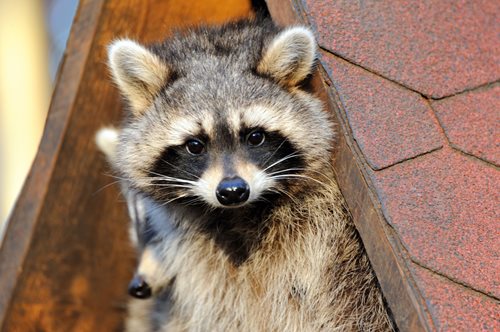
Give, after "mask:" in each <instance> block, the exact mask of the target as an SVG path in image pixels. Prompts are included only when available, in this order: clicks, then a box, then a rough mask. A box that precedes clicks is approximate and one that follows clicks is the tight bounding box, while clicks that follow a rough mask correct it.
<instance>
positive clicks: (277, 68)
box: [109, 27, 333, 208]
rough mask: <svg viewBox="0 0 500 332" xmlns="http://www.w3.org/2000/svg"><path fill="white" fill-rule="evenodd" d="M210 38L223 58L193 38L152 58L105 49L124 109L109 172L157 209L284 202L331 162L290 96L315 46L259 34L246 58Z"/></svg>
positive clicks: (299, 95) (323, 133)
mask: <svg viewBox="0 0 500 332" xmlns="http://www.w3.org/2000/svg"><path fill="white" fill-rule="evenodd" d="M255 29H257V28H254V30H255ZM257 30H258V29H257ZM239 31H240V32H239V33H240V34H241V33H245V32H241V27H240V28H239ZM214 33H215V34H219V35H221V36H219V37H217V38H219V40H218V41H212V42H213V43H224V42H225V43H226V44H224V45H225V51H224V52H222V53H216V54H214V53H213V52H212V53H211V51H210V50H211V49H212V48H211V47H210V41H207V40H205V39H203V38H202V37H203V36H197V35H196V34H191V35H189V36H188V37H182V38H185V40H182V38H181V37H179V38H181V39H175V40H172V41H171V43H170V44H169V42H168V41H167V43H166V44H164V45H162V46H158V47H156V49H151V50H150V49H147V48H145V47H143V46H141V45H139V44H137V43H135V42H133V41H130V40H119V41H116V42H114V43H113V44H112V45H111V47H110V49H109V64H110V67H111V71H112V74H113V78H114V80H115V82H116V83H117V85H118V87H119V89H120V91H121V92H122V94H123V95H124V97H125V98H126V100H127V101H128V103H129V106H130V118H129V121H128V123H127V124H126V125H125V126H124V128H123V130H122V132H121V134H120V139H119V144H118V151H117V156H116V158H115V159H116V162H115V167H116V168H117V169H118V170H119V171H120V172H121V173H122V175H123V176H124V177H125V178H126V179H128V180H129V182H130V185H131V186H132V187H134V188H135V189H138V190H140V191H142V192H144V193H147V194H148V195H150V196H151V197H153V198H154V199H155V200H157V201H159V202H162V203H164V204H169V203H174V202H175V203H179V204H184V205H190V204H192V205H199V204H202V205H206V206H209V207H212V208H235V207H241V206H244V205H252V204H253V203H255V202H257V201H266V200H268V198H269V197H270V196H276V195H279V196H287V195H290V192H291V190H292V187H293V188H295V189H293V190H297V188H300V187H301V181H303V180H305V181H307V179H309V178H310V177H311V174H313V173H314V172H318V171H321V167H322V165H324V162H325V160H328V158H329V155H330V147H331V140H332V135H333V134H332V129H331V125H330V121H329V119H328V117H327V115H326V114H325V113H323V112H322V106H321V104H320V102H319V101H318V100H317V99H315V98H314V97H312V96H311V95H310V94H308V93H306V92H304V91H302V90H301V89H299V88H298V84H299V83H301V82H302V81H303V80H304V79H305V78H306V76H307V75H309V74H310V73H311V70H312V67H313V63H314V59H315V41H314V38H313V36H312V34H311V32H310V31H309V30H307V29H305V28H302V27H294V28H289V29H286V30H283V31H278V30H277V29H275V31H274V32H273V34H272V35H271V36H269V35H268V31H264V30H262V31H260V32H259V30H258V31H257V33H255V32H254V33H253V34H252V35H251V36H247V37H248V38H247V39H252V40H254V42H253V43H250V44H251V45H250V46H247V48H248V47H251V48H252V49H251V50H250V51H249V50H248V49H245V47H244V45H243V46H242V45H234V46H231V45H232V41H234V40H245V36H241V35H237V34H238V32H237V31H231V29H227V27H226V30H225V32H224V33H223V32H222V31H215V32H214ZM255 39H257V40H256V41H255ZM197 43H199V45H198V44H197ZM182 44H189V45H191V47H193V45H195V46H196V45H198V46H199V47H194V48H195V49H197V50H198V52H194V53H193V54H190V53H187V52H188V51H189V50H187V51H186V50H180V49H179V45H182ZM207 44H208V46H207ZM235 44H238V43H236V42H235ZM200 45H201V46H200ZM255 45H260V48H259V49H257V50H254V48H255V47H256V46H255ZM212 46H213V45H212ZM231 47H233V48H231ZM219 48H220V47H219ZM199 49H202V50H204V51H200V50H199ZM214 49H217V47H214ZM326 162H327V161H326Z"/></svg>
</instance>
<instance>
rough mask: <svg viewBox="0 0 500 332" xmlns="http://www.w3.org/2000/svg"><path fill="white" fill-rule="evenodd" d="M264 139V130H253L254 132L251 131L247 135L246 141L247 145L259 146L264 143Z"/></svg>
mask: <svg viewBox="0 0 500 332" xmlns="http://www.w3.org/2000/svg"><path fill="white" fill-rule="evenodd" d="M265 139H266V135H265V134H264V132H262V131H254V132H251V133H250V134H249V135H248V136H247V143H248V145H251V146H259V145H261V144H262V143H264V140H265Z"/></svg>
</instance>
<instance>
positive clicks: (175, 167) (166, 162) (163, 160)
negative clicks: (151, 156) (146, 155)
mask: <svg viewBox="0 0 500 332" xmlns="http://www.w3.org/2000/svg"><path fill="white" fill-rule="evenodd" d="M161 161H162V162H164V163H165V164H167V165H169V166H171V167H172V168H174V169H176V170H178V171H181V172H184V173H186V174H188V175H191V176H193V177H194V178H196V179H199V178H200V177H199V176H197V175H196V174H193V173H191V172H188V171H186V170H185V169H182V168H180V167H177V166H175V165H173V164H171V163H169V162H168V161H166V160H165V159H161Z"/></svg>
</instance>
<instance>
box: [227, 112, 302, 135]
mask: <svg viewBox="0 0 500 332" xmlns="http://www.w3.org/2000/svg"><path fill="white" fill-rule="evenodd" d="M296 112H297V111H296V110H294V109H292V108H291V107H286V108H284V109H280V110H276V109H274V108H273V107H269V106H265V105H253V106H249V107H247V108H245V109H242V110H240V112H239V119H238V120H236V117H235V116H233V118H232V119H233V121H239V122H240V123H239V124H238V125H239V126H241V127H246V128H263V129H265V130H267V131H276V132H280V133H282V134H283V135H284V136H286V137H287V138H288V139H291V140H292V141H296V142H301V141H304V136H305V135H307V128H303V127H304V123H303V122H302V121H301V119H300V117H298V116H296V115H295V114H294V113H296ZM232 125H236V124H232Z"/></svg>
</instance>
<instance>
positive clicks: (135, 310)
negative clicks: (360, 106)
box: [98, 19, 394, 331]
mask: <svg viewBox="0 0 500 332" xmlns="http://www.w3.org/2000/svg"><path fill="white" fill-rule="evenodd" d="M108 56H109V67H110V69H111V73H112V77H113V79H114V82H115V83H116V85H117V86H118V88H119V90H120V92H121V94H122V96H123V97H124V99H125V102H126V103H127V107H128V112H127V117H126V119H125V120H124V123H123V125H122V127H121V128H120V129H119V130H117V131H109V130H108V131H107V132H106V131H105V132H101V133H100V134H99V136H98V145H99V146H100V147H101V149H102V150H103V151H104V152H105V153H106V154H107V155H108V159H109V160H110V163H111V164H112V167H113V169H114V170H115V172H116V173H117V175H118V176H119V177H120V178H121V179H122V180H121V181H122V185H123V188H124V193H125V194H126V195H130V196H127V197H131V198H130V199H129V206H135V208H134V209H135V210H134V209H131V215H132V216H134V214H135V215H137V211H142V212H140V215H141V217H138V218H137V217H136V218H135V219H134V217H132V220H133V222H132V227H131V237H132V240H133V242H134V243H135V244H136V246H137V247H138V249H139V250H138V251H139V256H140V257H139V264H138V268H137V272H136V278H135V279H134V280H133V282H132V283H131V287H130V288H131V293H132V294H134V295H136V297H143V298H146V299H142V300H141V299H133V300H132V301H131V302H130V306H129V315H128V319H127V323H126V325H127V330H128V331H390V330H393V329H394V325H393V323H392V321H391V319H390V315H389V311H388V309H387V307H386V306H385V305H384V300H383V296H382V294H381V292H380V289H379V287H378V284H377V281H376V278H375V275H374V273H373V271H372V269H371V267H370V263H369V261H368V259H367V256H366V254H365V252H364V249H363V246H362V243H361V241H360V238H359V236H358V234H357V232H356V230H355V228H354V225H353V222H352V220H351V219H350V217H349V213H348V211H347V209H346V208H345V203H344V201H343V198H342V196H341V194H340V191H339V188H338V185H337V183H336V181H335V176H334V171H333V169H332V166H331V155H332V149H333V144H334V130H333V124H332V120H331V118H330V116H329V114H328V113H327V112H325V110H324V107H323V105H322V104H321V102H320V101H319V100H318V99H317V98H316V97H314V95H313V94H311V93H310V92H309V91H308V90H307V84H306V83H307V81H308V78H309V77H310V75H311V73H312V71H313V69H314V65H315V59H316V42H315V40H314V37H313V34H312V33H311V31H310V30H309V29H308V28H306V27H302V26H293V27H287V28H279V27H277V26H275V25H274V24H273V23H272V21H271V20H269V19H248V20H242V21H238V22H233V23H228V24H225V25H222V26H216V27H210V26H208V27H204V26H202V27H196V28H192V29H188V30H185V31H182V32H177V33H175V34H174V35H173V36H172V37H171V38H169V39H167V40H166V41H164V42H162V43H158V44H155V45H151V46H143V45H141V44H139V43H137V42H135V41H132V40H128V39H122V40H116V41H114V42H113V43H112V44H111V45H110V47H109V50H108ZM99 137H100V138H99ZM134 220H135V221H134ZM138 220H139V222H137V221H138ZM138 225H139V226H140V227H139V226H138ZM136 291H137V292H138V293H139V296H137V295H138V294H137V292H136Z"/></svg>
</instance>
